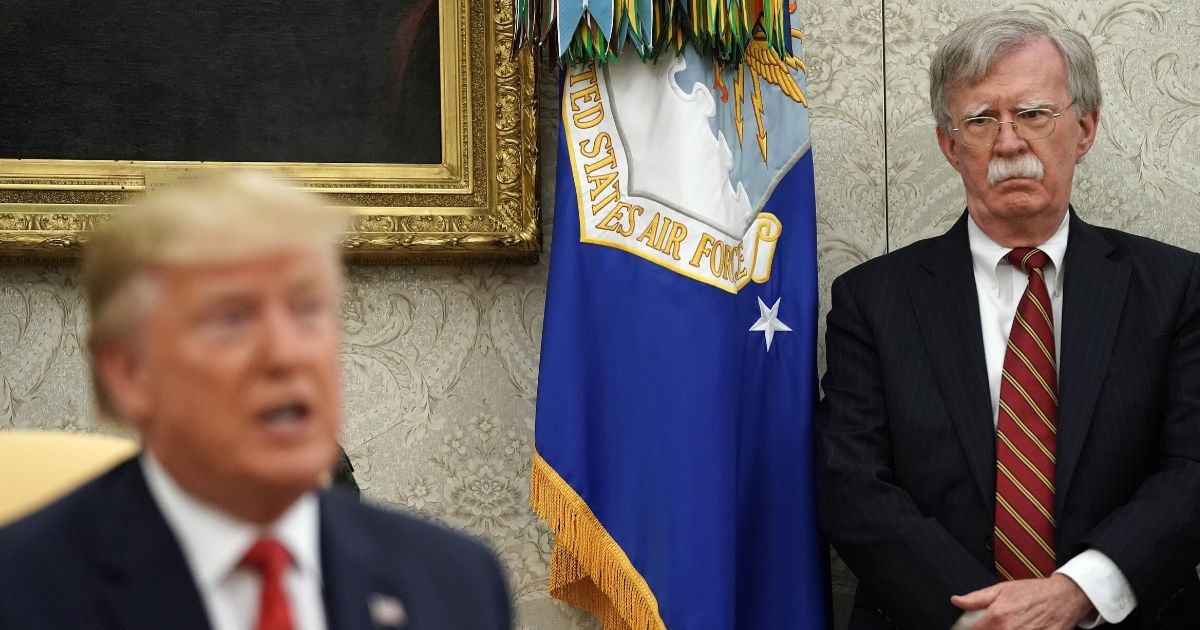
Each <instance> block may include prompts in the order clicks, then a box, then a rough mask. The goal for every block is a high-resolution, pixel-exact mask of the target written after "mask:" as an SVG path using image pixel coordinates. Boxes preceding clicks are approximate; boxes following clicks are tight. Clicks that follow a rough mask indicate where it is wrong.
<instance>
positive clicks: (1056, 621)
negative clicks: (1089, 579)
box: [950, 573, 1093, 630]
mask: <svg viewBox="0 0 1200 630" xmlns="http://www.w3.org/2000/svg"><path fill="white" fill-rule="evenodd" d="M950 603H952V604H954V605H955V606H957V607H959V608H961V609H962V610H964V611H966V612H968V613H969V612H971V611H979V612H978V613H976V615H978V616H977V617H976V618H975V619H974V623H973V624H972V623H969V622H968V623H964V622H965V621H967V620H966V619H963V620H960V622H959V623H956V624H955V625H954V628H953V630H959V629H960V628H971V629H972V630H1070V629H1071V628H1074V627H1076V626H1077V625H1078V624H1079V623H1080V622H1081V621H1083V620H1084V619H1085V618H1087V616H1088V615H1089V614H1090V613H1092V611H1093V608H1092V603H1091V601H1090V600H1088V598H1087V595H1084V593H1083V591H1082V590H1080V588H1079V586H1078V585H1077V584H1075V582H1074V581H1073V580H1071V578H1069V577H1067V576H1065V575H1062V574H1060V573H1055V574H1053V575H1051V576H1050V577H1048V578H1042V579H1034V580H1014V581H1012V582H1001V583H999V584H994V585H992V586H989V587H987V588H983V589H979V590H977V591H973V592H970V593H967V594H966V595H955V596H953V597H951V598H950ZM980 613H981V614H980ZM970 616H974V615H968V617H970Z"/></svg>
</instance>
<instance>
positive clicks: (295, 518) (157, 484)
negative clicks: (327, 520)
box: [141, 452, 321, 588]
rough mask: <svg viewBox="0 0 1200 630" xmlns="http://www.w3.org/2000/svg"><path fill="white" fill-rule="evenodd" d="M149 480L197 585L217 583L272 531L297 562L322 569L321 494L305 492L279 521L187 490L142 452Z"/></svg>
mask: <svg viewBox="0 0 1200 630" xmlns="http://www.w3.org/2000/svg"><path fill="white" fill-rule="evenodd" d="M141 465H142V472H143V474H144V475H145V477H146V485H147V486H148V487H149V489H150V494H151V495H152V496H153V497H154V500H155V502H156V503H157V504H158V507H159V509H160V510H161V511H162V514H163V517H164V518H165V519H166V521H167V524H168V525H169V526H170V527H171V531H172V532H174V534H175V538H176V539H177V540H178V541H179V545H180V547H181V548H182V550H183V553H184V556H185V557H186V558H187V560H188V566H189V567H190V568H191V571H192V577H193V578H195V580H196V582H197V583H198V586H203V587H205V588H209V587H213V586H215V585H216V584H217V583H218V582H220V581H221V580H223V579H225V578H226V577H227V576H228V575H229V574H230V573H231V572H232V571H233V569H234V568H235V567H236V566H237V565H238V563H239V562H241V559H242V557H244V556H245V555H246V551H247V550H249V549H250V545H252V544H253V543H254V541H255V540H257V539H258V538H259V537H260V536H264V535H270V536H273V537H275V538H277V539H279V541H280V542H282V543H283V544H284V546H286V547H287V549H288V551H289V552H290V553H291V554H292V559H293V560H294V561H295V563H296V568H297V569H298V570H300V571H301V572H302V573H305V574H310V573H311V574H314V575H316V576H318V578H319V576H320V575H321V554H320V540H319V536H320V533H319V530H320V528H319V526H318V519H319V516H318V505H317V496H316V493H314V492H309V493H308V494H305V495H304V496H302V497H300V499H298V500H297V501H296V502H295V503H293V504H292V506H291V507H289V508H288V509H287V511H286V512H284V513H283V514H282V515H281V516H280V517H279V518H278V519H277V520H275V522H273V523H270V524H268V525H266V526H262V525H257V524H254V523H248V522H245V521H241V520H239V519H236V518H234V517H232V516H230V515H229V514H226V513H225V512H223V511H221V510H219V509H217V508H215V507H213V506H211V505H209V504H207V503H204V502H202V501H200V500H199V499H197V498H195V497H193V496H192V495H190V494H188V493H187V491H185V490H184V489H183V488H181V487H179V484H177V483H176V482H175V480H174V479H172V478H171V475H170V474H169V473H168V472H167V471H166V469H165V468H163V467H162V464H161V463H159V461H158V460H157V459H155V458H154V456H153V455H151V454H150V453H149V452H145V453H143V455H142V458H141Z"/></svg>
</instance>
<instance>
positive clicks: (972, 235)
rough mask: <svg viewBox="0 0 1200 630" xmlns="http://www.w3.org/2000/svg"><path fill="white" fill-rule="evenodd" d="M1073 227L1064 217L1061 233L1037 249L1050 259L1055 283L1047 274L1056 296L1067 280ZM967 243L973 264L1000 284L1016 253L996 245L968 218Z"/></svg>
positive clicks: (1069, 216) (1067, 218) (1056, 231)
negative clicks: (1008, 258)
mask: <svg viewBox="0 0 1200 630" xmlns="http://www.w3.org/2000/svg"><path fill="white" fill-rule="evenodd" d="M1070 223H1071V213H1070V212H1067V213H1066V214H1065V215H1064V216H1063V220H1062V223H1060V224H1059V225H1058V229H1057V230H1055V232H1054V234H1052V235H1050V238H1048V239H1046V242H1044V243H1041V244H1038V245H1035V247H1037V248H1038V249H1040V250H1041V251H1042V253H1044V254H1046V256H1047V257H1048V258H1049V259H1050V266H1051V267H1052V269H1051V270H1052V271H1053V272H1054V274H1053V276H1054V279H1053V280H1051V279H1050V278H1049V276H1050V275H1051V274H1047V276H1048V277H1047V284H1049V283H1050V282H1053V283H1054V286H1053V287H1051V288H1050V290H1051V292H1052V293H1056V294H1057V293H1059V292H1060V291H1062V278H1063V259H1064V258H1066V255H1067V232H1068V231H1069V226H1070ZM967 241H968V242H969V243H970V246H971V260H972V262H973V263H974V265H975V268H976V269H978V270H980V271H982V272H983V273H984V274H986V277H987V278H989V279H991V280H992V281H993V282H994V281H996V269H997V268H998V267H999V266H1000V265H1001V264H1008V263H1007V262H1005V260H1004V257H1005V256H1007V255H1008V253H1009V252H1011V251H1012V250H1013V248H1011V247H1005V246H1003V245H1001V244H999V243H997V242H996V241H993V240H992V238H991V237H990V236H988V235H987V234H986V233H984V231H983V230H982V229H980V228H979V226H978V225H976V224H975V219H974V218H973V217H971V215H970V214H967Z"/></svg>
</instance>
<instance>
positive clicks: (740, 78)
mask: <svg viewBox="0 0 1200 630" xmlns="http://www.w3.org/2000/svg"><path fill="white" fill-rule="evenodd" d="M798 48H799V46H797V49H798ZM803 86H804V81H803V63H802V62H801V61H800V60H799V59H798V58H780V57H779V55H778V54H776V53H775V52H774V51H772V50H771V49H770V48H769V47H768V46H767V45H766V42H765V41H756V42H754V43H753V44H752V45H751V46H750V48H749V49H748V51H747V55H746V59H745V62H744V63H743V64H742V65H741V66H739V67H738V68H725V69H723V70H718V69H715V68H713V66H712V65H711V64H709V63H707V62H706V61H705V60H704V59H702V58H700V57H699V56H698V55H697V54H696V53H694V52H692V51H691V49H690V48H688V49H685V52H684V53H683V54H681V55H679V56H678V57H676V58H674V59H660V60H659V61H658V62H657V63H655V64H643V63H641V62H640V61H639V60H638V59H637V58H636V57H634V56H633V53H632V51H627V52H626V53H624V54H623V55H622V58H621V59H620V62H619V63H616V64H610V65H608V66H585V67H575V68H570V69H568V70H567V71H566V72H565V73H564V75H563V87H562V120H563V125H562V139H561V141H560V144H559V159H558V177H557V207H556V210H555V222H554V244H553V247H552V248H551V257H550V281H549V288H548V295H547V303H546V316H545V323H544V329H543V336H542V364H541V376H540V381H539V385H538V403H537V428H536V453H535V455H534V461H533V480H532V494H531V502H532V504H533V507H534V509H535V510H537V511H538V513H539V514H540V515H541V516H542V518H543V519H544V520H545V521H546V522H547V523H548V524H549V526H550V528H551V529H552V530H553V531H554V533H555V535H556V538H555V547H554V555H553V559H552V567H551V585H550V587H551V593H552V594H553V595H554V596H556V597H559V598H560V599H563V600H565V601H568V602H571V603H573V604H576V605H578V606H581V607H583V608H585V609H587V610H590V611H592V612H593V613H594V614H596V616H597V617H598V618H600V619H601V621H602V622H604V625H605V627H606V628H610V629H611V628H626V627H627V628H632V629H634V630H642V629H652V628H664V627H665V628H670V629H671V630H721V629H725V630H734V629H742V630H749V629H753V630H772V629H784V628H786V629H788V630H806V629H822V630H824V629H825V628H827V627H828V626H829V610H828V608H829V605H828V584H827V577H826V576H827V557H828V556H827V550H826V547H825V546H824V544H823V542H822V541H821V539H820V536H819V533H818V525H817V517H816V498H815V481H814V475H813V468H814V463H813V445H812V440H811V432H812V429H811V425H812V417H813V410H814V407H815V404H816V400H817V392H816V384H817V379H816V318H817V276H816V234H815V232H816V227H815V216H814V196H813V170H812V158H811V153H810V151H809V122H808V109H807V103H806V102H805V99H804V95H803Z"/></svg>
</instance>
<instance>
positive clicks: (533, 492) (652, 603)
mask: <svg viewBox="0 0 1200 630" xmlns="http://www.w3.org/2000/svg"><path fill="white" fill-rule="evenodd" d="M529 503H530V505H532V506H533V510H534V511H535V512H537V513H538V516H540V517H542V520H543V521H545V522H546V524H547V525H549V526H550V531H552V532H554V552H553V555H552V556H551V558H550V594H551V595H552V596H554V597H555V598H557V599H561V600H562V601H564V602H567V603H568V604H572V605H575V606H578V607H580V608H583V609H584V610H586V611H588V612H590V613H592V614H593V615H595V616H596V618H597V619H598V620H600V623H601V624H603V626H604V629H605V630H666V625H665V624H663V621H662V617H661V616H659V614H658V600H657V599H656V598H655V597H654V593H653V592H651V590H650V585H649V584H647V583H646V579H645V578H643V577H642V575H641V574H640V573H638V571H637V569H636V568H634V566H633V563H632V562H630V561H629V557H628V556H626V555H625V551H624V550H623V549H621V546H620V545H618V544H617V541H615V540H613V538H612V536H610V535H609V534H608V531H607V530H606V529H604V525H602V524H601V523H600V521H599V520H598V519H597V518H596V515H595V514H592V510H591V508H589V507H588V505H587V503H585V502H584V500H583V499H582V498H580V496H579V495H578V494H576V492H575V490H574V489H573V488H571V486H570V485H569V484H568V483H567V482H566V481H565V480H563V478H562V477H560V476H559V475H558V473H557V472H555V470H554V469H553V468H552V467H551V466H550V464H548V463H546V460H544V459H542V456H541V455H538V454H537V453H536V452H535V453H534V454H533V471H532V474H531V475H530V492H529Z"/></svg>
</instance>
